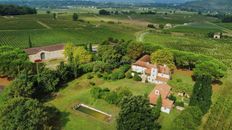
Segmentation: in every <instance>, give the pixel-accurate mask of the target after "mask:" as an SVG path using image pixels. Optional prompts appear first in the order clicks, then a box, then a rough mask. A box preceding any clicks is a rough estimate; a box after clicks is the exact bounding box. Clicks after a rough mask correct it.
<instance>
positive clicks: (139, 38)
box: [135, 30, 150, 42]
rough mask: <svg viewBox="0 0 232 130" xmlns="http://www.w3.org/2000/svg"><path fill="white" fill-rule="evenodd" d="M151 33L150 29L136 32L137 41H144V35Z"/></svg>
mask: <svg viewBox="0 0 232 130" xmlns="http://www.w3.org/2000/svg"><path fill="white" fill-rule="evenodd" d="M149 33H150V32H149V30H145V31H140V32H137V33H136V34H135V36H136V41H137V42H143V41H144V37H145V36H146V35H147V34H149Z"/></svg>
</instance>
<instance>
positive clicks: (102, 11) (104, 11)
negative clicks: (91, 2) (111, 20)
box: [99, 9, 110, 15]
mask: <svg viewBox="0 0 232 130" xmlns="http://www.w3.org/2000/svg"><path fill="white" fill-rule="evenodd" d="M99 14H100V15H110V12H109V11H107V10H104V9H101V10H99Z"/></svg>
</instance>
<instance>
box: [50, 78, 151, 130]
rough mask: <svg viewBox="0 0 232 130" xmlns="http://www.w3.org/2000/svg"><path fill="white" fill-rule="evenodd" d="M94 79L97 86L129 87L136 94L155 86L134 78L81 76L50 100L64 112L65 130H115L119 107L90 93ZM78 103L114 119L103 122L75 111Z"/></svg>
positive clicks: (143, 92)
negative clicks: (112, 79)
mask: <svg viewBox="0 0 232 130" xmlns="http://www.w3.org/2000/svg"><path fill="white" fill-rule="evenodd" d="M90 81H93V82H95V83H96V86H99V87H103V88H105V87H107V88H109V89H111V90H114V89H116V88H119V87H127V88H129V89H130V90H131V91H132V93H133V94H134V95H145V94H147V93H148V92H150V91H151V90H152V89H153V88H154V85H153V84H144V83H139V82H135V81H133V80H127V79H123V80H119V81H104V80H101V79H98V78H94V79H91V80H88V79H87V78H86V76H83V77H80V78H78V79H77V80H74V81H72V82H71V83H69V84H68V85H67V86H66V87H65V88H64V89H62V90H61V91H59V92H58V93H57V97H56V98H55V99H52V100H51V101H49V102H48V104H52V105H54V106H55V107H57V108H58V109H59V110H60V111H61V112H62V122H61V127H62V129H64V130H77V129H78V130H79V129H85V130H93V129H94V130H113V129H116V121H115V119H116V117H117V114H118V112H119V108H118V107H116V106H115V105H110V104H108V103H107V102H105V101H104V100H95V99H94V98H92V97H91V95H90V88H91V86H90V84H89V82H90ZM77 103H84V104H86V105H89V106H91V107H94V108H96V109H99V110H102V111H104V112H107V113H110V114H112V115H113V120H112V121H111V122H110V123H106V122H102V121H99V120H97V119H94V118H92V117H90V116H88V115H86V114H84V113H81V112H78V111H75V110H73V109H72V107H73V106H74V105H75V104H77Z"/></svg>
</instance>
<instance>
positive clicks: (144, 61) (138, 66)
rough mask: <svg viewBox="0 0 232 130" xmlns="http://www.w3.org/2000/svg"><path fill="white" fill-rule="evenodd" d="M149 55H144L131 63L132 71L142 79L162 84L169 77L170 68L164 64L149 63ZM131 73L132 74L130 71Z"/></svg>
mask: <svg viewBox="0 0 232 130" xmlns="http://www.w3.org/2000/svg"><path fill="white" fill-rule="evenodd" d="M150 61H151V59H150V56H149V55H145V56H143V57H142V58H140V59H139V60H138V61H136V62H135V63H134V64H132V67H131V69H132V72H136V73H138V74H139V75H140V77H141V78H142V79H143V80H142V81H143V82H145V81H148V82H150V83H155V84H164V83H166V82H167V81H168V80H169V79H170V78H171V72H170V69H169V68H168V67H167V66H166V65H154V64H151V63H150ZM132 75H134V74H133V73H132Z"/></svg>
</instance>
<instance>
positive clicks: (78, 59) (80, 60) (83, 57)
mask: <svg viewBox="0 0 232 130" xmlns="http://www.w3.org/2000/svg"><path fill="white" fill-rule="evenodd" d="M73 58H74V62H75V64H85V63H89V62H91V61H92V54H91V53H89V52H88V51H87V50H85V48H84V47H75V48H74V52H73Z"/></svg>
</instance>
